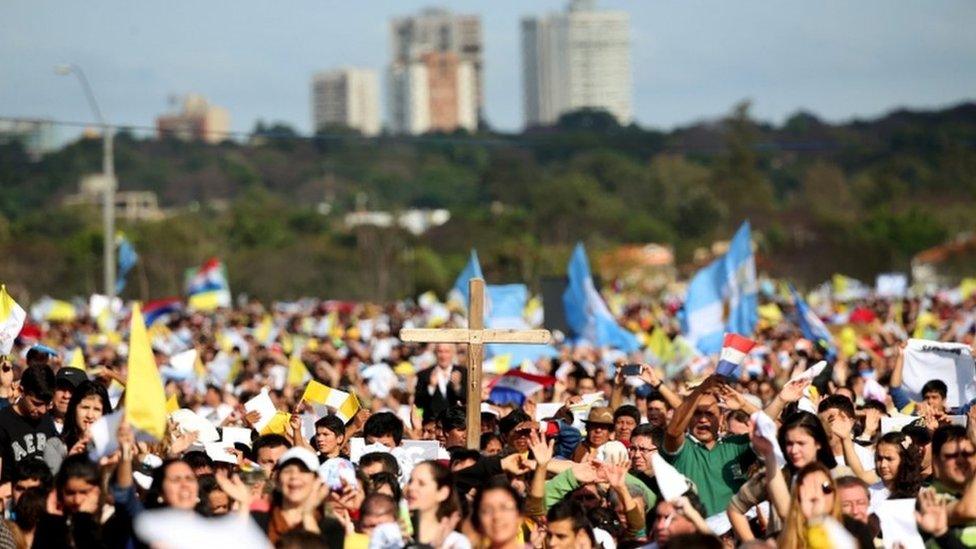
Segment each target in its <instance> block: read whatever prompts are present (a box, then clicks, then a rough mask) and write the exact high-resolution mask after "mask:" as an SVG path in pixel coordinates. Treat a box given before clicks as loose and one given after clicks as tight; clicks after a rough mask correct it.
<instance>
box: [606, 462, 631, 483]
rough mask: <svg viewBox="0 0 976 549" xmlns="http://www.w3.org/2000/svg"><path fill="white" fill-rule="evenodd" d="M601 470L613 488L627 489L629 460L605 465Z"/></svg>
mask: <svg viewBox="0 0 976 549" xmlns="http://www.w3.org/2000/svg"><path fill="white" fill-rule="evenodd" d="M601 468H602V469H603V474H604V476H606V478H607V482H608V483H610V487H611V488H621V489H626V479H627V471H629V470H630V460H629V459H622V460H620V461H619V462H607V463H603V464H602V466H601Z"/></svg>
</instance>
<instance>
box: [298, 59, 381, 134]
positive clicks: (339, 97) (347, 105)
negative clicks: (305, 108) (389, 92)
mask: <svg viewBox="0 0 976 549" xmlns="http://www.w3.org/2000/svg"><path fill="white" fill-rule="evenodd" d="M330 126H333V127H336V126H339V127H347V128H352V129H354V130H359V131H360V132H361V133H362V134H363V135H370V136H371V135H376V134H378V133H379V132H380V84H379V76H378V75H377V74H376V71H374V70H371V69H356V68H343V69H337V70H332V71H326V72H321V73H319V74H316V75H315V76H314V77H313V78H312V127H313V128H314V129H315V131H319V130H321V129H323V128H327V127H330Z"/></svg>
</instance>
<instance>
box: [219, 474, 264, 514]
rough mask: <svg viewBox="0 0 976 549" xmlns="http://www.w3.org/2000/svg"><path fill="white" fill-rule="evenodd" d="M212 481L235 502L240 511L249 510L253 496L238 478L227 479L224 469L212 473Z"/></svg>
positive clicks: (236, 476)
mask: <svg viewBox="0 0 976 549" xmlns="http://www.w3.org/2000/svg"><path fill="white" fill-rule="evenodd" d="M214 479H215V480H216V481H217V486H220V489H221V490H223V491H224V493H226V494H227V495H228V496H230V498H231V499H233V500H234V501H236V502H237V503H238V504H239V506H240V508H241V509H245V510H249V509H250V508H251V502H252V500H253V498H254V496H253V495H252V493H251V489H250V488H249V487H248V486H247V484H244V481H243V480H241V477H240V476H238V475H234V476H233V477H229V476H228V475H227V470H226V469H217V470H216V471H215V472H214Z"/></svg>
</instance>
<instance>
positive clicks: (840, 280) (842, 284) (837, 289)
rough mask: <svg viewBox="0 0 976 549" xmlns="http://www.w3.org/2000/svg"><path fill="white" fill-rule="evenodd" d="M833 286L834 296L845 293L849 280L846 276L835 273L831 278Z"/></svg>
mask: <svg viewBox="0 0 976 549" xmlns="http://www.w3.org/2000/svg"><path fill="white" fill-rule="evenodd" d="M832 281H833V283H834V284H833V285H834V295H837V294H842V293H844V292H846V291H847V287H848V286H850V279H849V278H847V277H846V276H844V275H842V274H839V273H835V274H834V276H833V279H832Z"/></svg>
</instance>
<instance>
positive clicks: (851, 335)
mask: <svg viewBox="0 0 976 549" xmlns="http://www.w3.org/2000/svg"><path fill="white" fill-rule="evenodd" d="M838 339H839V340H840V352H841V353H843V354H844V356H845V357H847V358H850V357H852V356H854V355H855V354H856V353H857V332H855V331H854V328H852V327H850V326H844V328H843V329H842V330H841V331H840V337H839V338H838Z"/></svg>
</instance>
